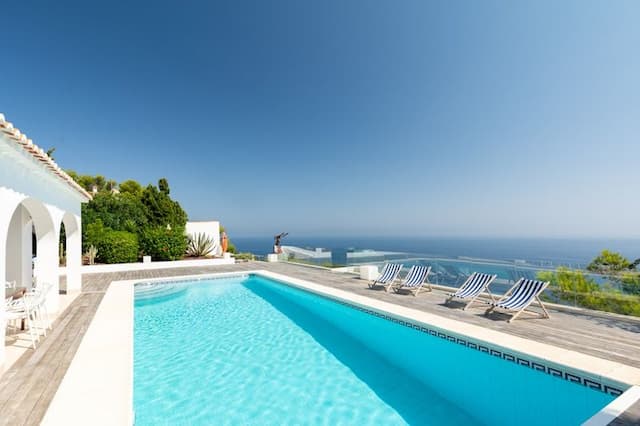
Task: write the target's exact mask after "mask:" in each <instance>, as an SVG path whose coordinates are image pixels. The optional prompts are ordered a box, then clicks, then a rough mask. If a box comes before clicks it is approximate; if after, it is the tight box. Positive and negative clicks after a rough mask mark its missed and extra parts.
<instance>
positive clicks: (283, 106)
mask: <svg viewBox="0 0 640 426" xmlns="http://www.w3.org/2000/svg"><path fill="white" fill-rule="evenodd" d="M94 3H97V2H87V1H78V2H69V1H64V0H60V1H55V2H53V1H43V2H40V3H35V2H31V1H26V0H25V1H12V2H4V3H3V6H2V15H3V20H2V25H1V26H0V40H2V51H3V59H2V64H1V66H0V81H1V83H2V84H1V89H0V112H4V113H5V115H6V118H7V119H8V120H11V121H12V122H14V124H15V125H16V126H17V127H18V128H20V129H21V130H23V131H24V132H25V133H27V135H28V136H29V137H31V138H32V139H33V140H34V142H35V143H37V144H39V145H41V146H42V147H44V148H49V147H53V146H55V147H56V148H57V151H56V153H55V158H56V160H57V161H58V163H60V164H61V165H62V166H63V167H64V168H68V169H74V170H76V171H78V172H80V173H86V174H98V173H99V174H102V175H105V176H107V177H109V178H113V179H116V180H118V181H122V180H125V179H129V178H131V179H136V180H138V181H141V182H142V183H150V182H156V181H157V179H158V178H160V177H166V178H167V179H168V180H169V183H170V184H171V190H172V192H171V194H172V196H173V197H174V198H176V199H178V200H179V201H180V202H181V204H182V205H183V207H184V208H185V210H186V211H187V213H188V214H189V216H190V218H191V219H194V220H205V219H219V220H221V221H222V222H223V223H224V224H225V225H226V226H227V228H229V229H230V230H231V231H232V232H233V234H235V235H272V234H274V233H276V232H280V231H283V230H287V231H289V232H293V233H297V234H307V235H321V234H323V235H337V234H343V235H378V236H384V235H414V236H448V235H451V236H507V237H520V236H539V237H566V236H572V237H576V236H577V237H588V236H592V237H603V236H604V237H621V236H627V237H639V236H640V196H639V193H638V184H639V183H640V167H639V162H640V25H639V24H638V23H639V22H640V2H638V1H634V0H632V1H584V0H578V1H562V2H558V1H555V0H554V1H522V2H516V1H506V0H505V1H498V2H492V1H481V2H478V1H472V0H468V1H449V2H445V1H425V0H403V1H396V0H374V1H370V0H366V1H359V0H357V1H356V0H354V1H344V0H323V1H313V2H311V1H303V0H291V1H280V0H274V1H258V0H255V1H243V0H231V1H226V2H221V1H209V0H206V1H204V0H203V1H186V2H177V1H176V2H174V3H167V2H162V1H149V2H146V3H145V2H141V1H125V2H120V1H109V2H101V3H102V5H96V4H94Z"/></svg>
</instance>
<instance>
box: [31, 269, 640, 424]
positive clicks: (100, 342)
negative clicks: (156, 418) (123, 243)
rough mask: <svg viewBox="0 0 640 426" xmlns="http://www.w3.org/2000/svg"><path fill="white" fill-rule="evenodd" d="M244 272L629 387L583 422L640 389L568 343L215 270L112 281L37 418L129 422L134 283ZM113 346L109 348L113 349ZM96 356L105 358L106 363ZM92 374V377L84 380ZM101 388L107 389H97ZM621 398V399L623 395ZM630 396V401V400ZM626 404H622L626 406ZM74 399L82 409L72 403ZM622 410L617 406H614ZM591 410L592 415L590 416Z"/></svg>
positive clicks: (633, 379) (294, 281) (619, 368)
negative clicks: (559, 344)
mask: <svg viewBox="0 0 640 426" xmlns="http://www.w3.org/2000/svg"><path fill="white" fill-rule="evenodd" d="M248 275H258V276H263V277H266V278H270V279H273V280H276V281H278V282H281V283H282V284H283V285H291V286H293V287H297V288H301V289H303V290H307V291H310V292H312V293H314V294H318V295H320V296H324V297H328V298H330V299H335V300H337V301H341V302H344V303H347V304H352V305H355V306H359V307H362V308H365V309H371V310H373V311H376V312H380V313H384V314H387V315H391V316H393V317H396V318H402V319H405V320H408V321H410V322H414V323H418V324H425V325H428V326H429V327H433V328H438V329H442V330H445V331H447V332H449V333H453V334H457V335H461V336H465V337H468V338H471V339H473V340H476V341H481V342H485V343H486V344H488V345H490V346H498V347H501V348H505V349H508V350H510V351H514V352H518V353H522V354H524V355H527V356H529V357H533V358H539V359H541V360H544V361H547V362H549V363H552V364H556V365H558V366H562V367H565V368H568V369H573V370H577V371H581V372H583V373H585V374H587V375H589V376H590V377H597V378H600V379H601V380H602V379H604V380H606V381H609V382H613V383H619V384H624V385H627V386H630V388H629V389H627V390H626V391H624V393H623V394H622V395H620V396H618V397H617V398H615V399H614V400H613V401H612V402H611V403H610V404H609V405H607V406H606V407H605V408H604V409H603V410H601V411H600V412H598V413H596V414H595V415H594V416H593V417H592V418H591V419H590V420H588V422H591V423H589V426H595V425H599V424H603V425H604V424H607V423H600V422H599V421H600V419H603V418H605V417H603V416H605V415H604V414H602V413H603V412H604V411H605V410H607V414H606V418H609V419H610V420H609V421H611V420H613V419H614V418H615V417H611V413H612V412H614V411H615V412H617V411H616V410H619V408H620V406H621V403H620V402H618V403H616V402H617V401H618V400H619V399H620V398H622V396H624V395H627V393H628V392H629V391H632V390H634V389H640V387H639V386H640V369H638V368H635V367H631V366H627V365H624V364H620V363H617V362H614V361H609V360H605V359H602V358H597V357H595V356H592V355H587V354H583V353H580V352H575V351H571V350H569V349H564V348H559V347H556V346H552V345H549V344H546V343H541V342H536V341H533V340H529V339H524V338H521V337H518V336H514V335H510V334H507V333H503V332H500V331H496V330H491V329H487V328H485V327H482V326H478V325H475V324H469V323H465V322H462V321H458V320H454V319H449V318H445V317H441V316H438V315H435V314H431V313H427V312H423V311H419V310H416V309H412V308H406V307H403V306H400V305H397V304H394V303H390V302H384V301H380V300H375V299H371V298H369V297H367V296H362V295H358V294H354V293H351V292H348V291H345V290H340V289H336V288H332V287H328V286H324V285H321V284H317V283H313V282H311V281H306V280H302V279H298V278H294V277H291V276H288V275H283V274H278V273H275V272H270V271H265V270H259V269H258V270H250V271H242V272H240V271H235V272H220V273H208V274H195V275H183V276H176V277H159V278H149V279H144V278H143V279H134V280H118V281H112V282H111V283H110V284H109V286H108V288H107V290H106V292H105V296H104V298H103V300H102V301H101V303H100V306H99V307H98V310H97V311H96V315H95V316H94V318H93V319H92V321H91V323H90V324H89V327H88V329H87V332H86V334H85V336H84V337H83V338H82V341H81V343H80V347H79V348H78V351H77V352H76V354H75V355H74V357H73V360H72V362H71V364H70V366H69V369H68V370H67V372H66V374H65V376H64V378H63V380H62V382H61V384H60V386H59V387H58V389H57V391H56V393H55V395H54V398H53V400H52V401H51V404H50V405H49V407H48V409H47V411H46V413H45V416H44V418H43V421H42V424H43V425H47V424H61V423H62V424H65V423H66V424H70V423H73V424H76V423H78V422H87V421H90V422H91V423H92V424H103V423H100V422H101V421H102V422H105V423H104V424H113V418H114V417H113V416H114V409H115V407H118V409H117V410H116V413H119V414H118V415H119V416H120V417H119V418H121V419H122V420H124V419H125V418H126V424H133V423H134V422H135V415H134V411H133V321H134V317H133V315H134V285H135V284H137V283H152V282H168V281H180V280H198V281H202V280H206V279H211V278H225V277H238V276H248ZM116 302H118V303H116ZM123 302H124V303H126V304H127V305H126V307H123V305H121V303H123ZM123 309H124V310H125V312H126V313H127V314H128V315H126V318H123V317H122V311H123ZM114 320H115V321H116V323H117V324H118V326H119V328H118V330H120V331H122V332H123V333H117V332H114V328H113V324H114V323H113V321H114ZM105 346H108V347H110V348H111V350H107V351H104V348H105ZM100 348H102V349H100ZM113 348H117V349H116V350H115V351H114V349H113ZM123 349H124V350H123ZM101 351H102V352H101ZM118 351H120V356H116V357H108V356H107V357H106V360H105V359H103V360H102V361H103V362H102V363H101V362H100V358H101V357H96V356H95V354H96V353H103V354H104V353H109V354H110V353H118ZM104 361H106V363H105V362H104ZM105 365H108V368H105ZM114 371H119V372H120V373H121V374H122V377H117V378H119V379H120V381H119V382H118V383H113V379H114V377H115V376H113V374H106V376H108V377H107V379H108V380H106V382H110V381H111V382H112V383H111V386H108V387H107V388H106V389H105V388H104V386H101V385H102V384H103V382H100V378H99V377H98V378H96V376H101V374H100V372H102V373H105V372H107V373H110V372H114ZM92 376H93V381H91V382H89V379H90V378H91V377H92ZM102 376H103V379H104V376H105V374H102ZM116 376H117V375H116ZM88 382H89V383H88ZM123 386H126V388H127V391H125V392H122V389H123ZM96 387H98V388H99V389H100V390H101V392H100V396H97V395H96V393H95V389H96ZM89 389H92V390H93V391H90V390H89ZM105 390H106V391H107V392H104V391H105ZM109 390H110V391H109ZM634 392H637V391H634ZM634 392H632V395H635V396H636V400H638V399H640V392H638V394H637V395H636V394H635V393H634ZM82 395H84V397H83V398H82V397H81V396H82ZM124 396H126V398H124ZM625 398H628V397H625ZM84 399H86V401H84V402H85V404H80V401H83V400H84ZM125 400H126V401H125ZM622 401H623V402H624V401H625V400H622ZM634 401H635V400H634ZM634 401H632V402H631V404H632V403H633V402H634ZM631 404H629V406H630V405H631ZM79 406H80V407H81V408H82V410H79V409H78V408H79ZM611 407H613V408H611ZM625 409H626V408H625ZM623 411H624V409H623V410H622V411H621V412H623ZM621 412H620V413H621ZM87 415H89V417H87ZM599 415H600V417H598V416H599ZM618 415H619V414H618ZM83 416H84V417H83ZM107 419H108V420H107ZM594 419H595V420H594ZM592 420H593V421H595V423H594V422H592ZM119 424H120V423H119Z"/></svg>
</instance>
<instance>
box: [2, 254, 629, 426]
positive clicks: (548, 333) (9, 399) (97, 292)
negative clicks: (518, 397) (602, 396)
mask: <svg viewBox="0 0 640 426" xmlns="http://www.w3.org/2000/svg"><path fill="white" fill-rule="evenodd" d="M256 269H266V270H270V271H273V272H277V273H281V274H284V275H289V276H293V277H296V278H300V279H304V280H308V281H312V282H315V283H318V284H322V285H326V286H330V287H336V288H340V289H343V290H347V291H351V292H353V293H357V294H361V295H364V296H368V297H372V298H375V299H379V300H385V301H388V302H392V303H397V304H399V305H403V306H407V307H411V308H414V309H419V310H424V311H427V312H430V313H434V314H437V315H441V316H444V317H448V318H453V319H456V320H459V321H464V322H469V323H473V324H478V325H481V326H483V327H487V328H492V329H495V330H499V331H502V332H505V333H509V334H513V335H516V336H520V337H524V338H528V339H532V340H536V341H540V342H544V343H548V344H551V345H555V346H560V347H563V348H567V349H571V350H574V351H578V352H583V353H587V354H590V355H594V356H597V357H600V358H605V359H609V360H612V361H617V362H620V363H622V364H627V365H631V366H634V367H639V368H640V323H639V322H634V321H626V320H623V319H617V318H602V317H597V316H591V315H583V314H578V313H567V312H558V311H551V316H552V317H551V318H550V319H537V318H529V317H526V316H524V315H523V316H521V318H522V319H521V320H520V319H519V320H518V321H516V322H514V323H512V324H508V323H507V322H506V321H505V318H506V317H505V316H502V315H493V316H491V317H489V318H487V317H485V316H484V315H483V312H484V309H482V308H479V309H470V310H469V311H468V312H462V311H461V310H460V309H457V308H455V307H450V306H445V305H443V304H442V302H443V300H444V293H443V292H440V291H437V290H436V291H434V292H432V293H425V294H420V295H419V296H418V297H413V296H408V295H397V294H392V293H385V292H384V291H376V290H370V289H369V288H368V287H367V286H366V284H365V283H364V282H363V281H361V280H359V279H357V278H355V277H354V276H353V275H346V274H339V273H335V272H331V271H328V270H325V269H319V268H311V267H305V266H300V265H294V264H286V263H263V262H248V263H239V264H236V265H225V266H215V267H189V268H179V269H163V270H155V271H153V270H152V271H130V272H116V273H104V274H85V275H84V276H83V287H82V293H81V294H80V295H79V296H78V297H77V298H76V300H74V301H73V303H71V305H69V307H68V308H67V309H66V310H65V311H64V312H62V313H61V315H60V316H59V317H58V319H57V320H56V322H55V323H54V329H53V332H51V333H50V334H49V335H48V336H47V337H46V338H45V339H44V340H41V343H40V345H39V346H38V347H37V349H36V350H35V351H34V350H28V351H27V352H26V353H25V354H24V355H23V356H22V357H21V358H20V359H19V360H18V361H17V362H16V363H15V364H14V365H13V366H12V367H11V368H10V369H9V370H8V371H7V372H6V373H5V374H4V375H3V376H1V377H0V425H37V424H39V422H40V421H41V419H42V417H43V416H44V413H45V411H46V410H47V407H48V406H49V403H50V402H51V400H52V398H53V395H54V394H55V392H56V390H57V388H58V386H59V385H60V382H61V380H62V378H63V376H64V374H65V372H66V371H67V368H68V367H69V364H70V363H71V360H72V359H73V356H74V355H75V353H76V350H77V348H78V346H79V344H80V341H81V340H82V337H83V336H84V333H85V332H86V330H87V327H88V326H89V323H90V322H91V320H92V319H93V316H94V314H95V312H96V309H97V307H98V305H99V304H100V301H101V300H102V297H103V296H104V293H105V291H106V289H107V287H108V286H109V284H110V283H111V282H112V281H115V280H127V279H138V278H140V279H145V278H157V277H169V276H179V275H192V274H203V273H214V272H228V271H248V270H256ZM625 416H626V417H625ZM625 416H622V417H620V418H618V419H617V420H616V422H617V423H615V424H616V425H623V424H640V404H636V405H635V406H633V407H632V408H631V409H630V410H628V411H627V413H625Z"/></svg>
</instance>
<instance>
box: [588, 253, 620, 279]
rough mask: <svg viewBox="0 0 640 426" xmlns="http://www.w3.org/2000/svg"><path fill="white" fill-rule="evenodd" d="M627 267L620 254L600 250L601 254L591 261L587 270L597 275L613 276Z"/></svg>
mask: <svg viewBox="0 0 640 426" xmlns="http://www.w3.org/2000/svg"><path fill="white" fill-rule="evenodd" d="M629 265H630V263H629V261H628V260H627V259H626V258H625V257H624V256H622V255H621V254H620V253H616V252H612V251H609V250H602V253H600V254H599V255H598V256H597V257H596V258H595V259H593V260H592V261H591V263H590V264H589V265H588V266H587V269H588V270H589V271H591V272H596V273H598V274H602V275H608V276H615V275H617V274H618V273H619V272H621V271H623V270H625V269H628V268H629Z"/></svg>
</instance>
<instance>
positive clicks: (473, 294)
mask: <svg viewBox="0 0 640 426" xmlns="http://www.w3.org/2000/svg"><path fill="white" fill-rule="evenodd" d="M497 277H498V276H497V275H490V274H482V273H480V272H474V273H473V274H471V275H469V278H467V280H466V281H465V282H464V283H463V284H462V285H461V286H460V288H459V289H458V291H456V292H455V293H449V297H448V298H447V300H445V301H444V303H445V304H446V303H449V302H451V301H452V300H453V299H461V300H468V302H467V304H466V305H464V308H462V310H463V311H464V310H466V309H467V308H468V307H469V306H471V304H472V303H473V302H475V300H476V299H477V298H478V296H480V294H481V293H482V292H483V291H486V292H487V293H489V296H490V297H491V300H492V301H493V302H495V301H496V299H495V298H494V297H493V294H491V292H490V291H489V284H491V283H492V282H493V280H495V279H496V278H497Z"/></svg>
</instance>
